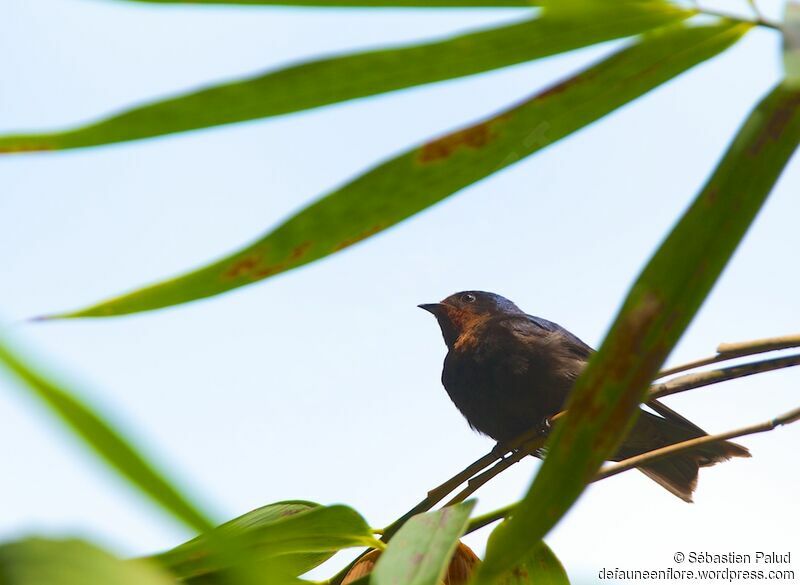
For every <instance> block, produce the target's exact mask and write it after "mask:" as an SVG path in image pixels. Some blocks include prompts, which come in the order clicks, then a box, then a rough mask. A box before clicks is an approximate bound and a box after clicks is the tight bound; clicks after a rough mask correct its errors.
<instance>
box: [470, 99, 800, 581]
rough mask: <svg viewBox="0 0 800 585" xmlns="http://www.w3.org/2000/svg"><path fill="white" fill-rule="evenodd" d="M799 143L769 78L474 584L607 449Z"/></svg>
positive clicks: (607, 346) (641, 284)
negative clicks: (766, 89) (769, 88)
mask: <svg viewBox="0 0 800 585" xmlns="http://www.w3.org/2000/svg"><path fill="white" fill-rule="evenodd" d="M799 142H800V90H798V89H796V88H795V89H791V88H789V87H787V86H784V85H781V86H778V87H776V88H775V89H774V90H773V91H772V92H771V93H770V94H769V95H767V96H766V97H765V98H764V99H763V100H762V101H761V103H760V104H759V105H758V106H757V107H756V108H755V109H754V110H753V112H752V113H751V114H750V116H749V118H748V119H747V121H746V122H745V123H744V125H743V126H742V128H741V129H740V130H739V133H738V134H737V136H736V138H735V139H734V141H733V143H732V144H731V145H730V147H729V148H728V151H727V153H726V154H725V156H724V158H723V159H722V161H721V162H720V163H719V165H718V166H717V168H716V170H715V172H714V174H713V176H712V177H711V179H710V180H709V181H708V183H707V184H706V186H705V187H704V189H703V190H702V191H701V193H700V194H699V195H698V197H697V199H696V200H695V202H694V203H693V205H692V206H691V208H690V209H689V210H688V211H687V212H686V213H685V214H684V215H683V217H682V218H681V220H680V222H679V223H678V224H677V225H676V226H675V228H674V229H673V230H672V232H671V233H670V235H669V237H668V238H667V239H666V241H665V242H664V243H663V244H662V245H661V247H660V248H659V249H658V251H657V252H656V253H655V255H654V256H653V258H652V259H651V260H650V262H649V263H648V264H647V266H646V267H645V269H644V271H643V272H642V273H641V275H640V276H639V278H638V279H637V281H636V283H635V284H634V285H633V287H632V289H631V291H630V292H629V293H628V297H627V299H626V301H625V303H624V305H623V307H622V309H621V311H620V313H619V315H618V316H617V318H616V320H615V322H614V324H613V326H612V328H611V330H610V332H609V333H608V335H607V337H606V339H605V341H604V342H603V344H602V347H601V348H600V351H599V352H598V353H597V354H596V355H595V356H594V357H593V358H592V360H591V361H590V363H589V366H588V367H587V369H586V371H585V372H584V374H583V375H582V376H581V377H580V378H579V380H578V381H577V383H576V386H575V389H574V391H573V392H572V394H571V396H570V399H569V401H568V403H567V406H566V408H567V415H566V416H565V417H564V419H563V422H562V423H560V424H557V425H556V428H555V429H554V432H553V436H552V437H551V440H550V441H549V451H548V455H547V457H546V459H545V462H544V464H543V465H542V467H541V468H540V470H539V473H538V474H537V475H536V478H535V479H534V482H533V485H532V486H531V487H530V489H529V490H528V493H527V494H526V496H525V498H524V499H523V500H522V502H521V503H520V504H519V505H518V506H516V507H515V508H514V509H513V511H512V512H511V514H510V516H509V517H508V519H507V520H506V521H504V522H503V523H502V524H501V525H500V526H498V527H497V528H496V529H495V531H494V532H493V533H492V535H491V537H490V540H489V544H488V547H487V552H486V559H485V561H484V563H483V565H481V568H480V569H479V571H478V576H477V579H476V584H477V585H488V584H489V583H496V582H497V581H498V580H499V579H500V578H502V576H503V575H504V574H506V573H507V571H509V570H511V569H512V568H513V567H514V566H515V565H516V564H517V563H519V562H520V561H521V560H522V559H524V558H525V555H526V554H527V553H528V552H529V550H530V548H531V546H533V545H534V544H535V543H536V542H537V541H538V540H539V539H541V538H542V537H543V536H544V535H545V534H546V533H547V532H548V530H550V528H552V527H553V526H554V525H555V524H556V522H558V520H559V519H560V518H561V517H562V516H563V515H564V513H565V512H566V511H567V510H568V509H569V507H570V506H571V505H572V503H573V502H574V501H575V500H576V499H577V498H578V496H579V495H580V494H581V492H582V491H583V489H584V488H585V486H586V484H587V482H589V481H590V480H591V478H592V476H593V475H594V474H595V473H596V471H597V470H598V469H599V467H600V465H601V464H602V462H603V460H605V459H606V458H607V457H608V456H609V455H611V454H612V452H613V451H614V449H615V448H616V446H617V445H618V444H619V442H620V441H621V439H622V438H623V437H624V436H625V433H626V431H627V429H628V428H629V426H630V424H631V423H632V421H633V417H634V416H635V413H636V410H637V407H638V405H639V403H640V402H641V400H642V399H643V397H644V395H645V392H646V390H647V387H648V384H649V383H650V381H651V380H652V379H653V377H654V376H655V374H656V372H657V371H658V368H659V366H660V365H661V364H662V363H663V362H664V360H665V359H666V357H667V356H668V354H669V352H670V351H671V350H672V348H673V346H674V345H675V343H677V341H678V339H679V338H680V336H681V335H682V334H683V332H684V331H685V329H686V327H687V326H688V325H689V323H690V322H691V320H692V318H693V317H694V315H695V313H696V312H697V310H698V309H699V308H700V305H701V304H702V303H703V301H704V300H705V298H706V296H707V295H708V293H709V292H710V290H711V288H712V286H713V285H714V283H715V281H716V280H717V278H718V277H719V275H720V273H721V272H722V270H723V268H724V267H725V265H726V264H727V262H728V260H729V259H730V257H731V255H732V254H733V252H734V251H735V250H736V247H737V246H738V244H739V242H740V241H741V240H742V238H743V237H744V235H745V233H746V231H747V229H748V227H749V226H750V224H751V223H752V221H753V220H754V219H755V216H756V214H757V213H758V211H759V209H760V208H761V206H762V204H763V203H764V201H765V200H766V198H767V196H768V195H769V193H770V191H771V190H772V187H773V186H774V184H775V182H776V181H777V180H778V177H779V176H780V174H781V171H782V170H783V168H784V166H785V165H786V164H787V162H788V161H789V159H790V158H791V156H792V153H793V152H794V151H795V148H796V147H797V144H798V143H799Z"/></svg>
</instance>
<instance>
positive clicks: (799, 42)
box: [782, 0, 800, 87]
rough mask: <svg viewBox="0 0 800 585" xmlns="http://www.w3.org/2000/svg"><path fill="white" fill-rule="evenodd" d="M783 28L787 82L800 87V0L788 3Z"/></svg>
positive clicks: (784, 65) (792, 0) (791, 0)
mask: <svg viewBox="0 0 800 585" xmlns="http://www.w3.org/2000/svg"><path fill="white" fill-rule="evenodd" d="M782 28H783V68H784V70H785V71H786V83H787V84H788V85H790V86H792V87H800V2H798V1H797V0H790V1H789V2H787V3H786V11H785V16H784V19H783V27H782Z"/></svg>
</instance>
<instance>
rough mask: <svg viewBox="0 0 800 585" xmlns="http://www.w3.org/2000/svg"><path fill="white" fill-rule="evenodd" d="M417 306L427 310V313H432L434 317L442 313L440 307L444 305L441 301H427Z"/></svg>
mask: <svg viewBox="0 0 800 585" xmlns="http://www.w3.org/2000/svg"><path fill="white" fill-rule="evenodd" d="M417 306H418V307H419V308H420V309H423V310H425V311H428V312H429V313H431V314H433V315H434V316H436V317H438V316H439V315H440V314H441V313H442V309H444V305H443V304H442V303H427V304H422V305H417Z"/></svg>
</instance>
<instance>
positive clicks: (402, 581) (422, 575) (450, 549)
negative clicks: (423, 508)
mask: <svg viewBox="0 0 800 585" xmlns="http://www.w3.org/2000/svg"><path fill="white" fill-rule="evenodd" d="M474 507H475V502H474V501H470V502H463V503H461V504H457V505H455V506H448V507H446V508H442V509H441V510H437V511H436V512H428V513H427V514H419V515H417V516H414V517H412V518H411V519H410V520H409V521H408V522H406V523H405V524H404V525H403V527H402V528H401V529H400V530H399V531H398V532H397V534H395V535H394V537H393V538H392V540H391V541H390V543H389V547H388V548H387V549H386V550H385V551H384V552H383V554H381V556H380V558H378V562H377V563H376V564H375V570H374V571H373V572H372V576H371V579H370V583H371V585H438V583H439V581H440V580H441V579H442V577H444V575H445V573H446V572H447V567H448V565H449V564H450V557H452V556H453V553H454V552H455V550H456V547H457V546H458V539H459V538H460V537H461V535H462V534H464V531H465V530H466V528H467V522H468V521H469V515H470V513H471V512H472V509H473V508H474Z"/></svg>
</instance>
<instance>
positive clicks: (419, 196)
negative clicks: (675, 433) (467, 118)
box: [51, 22, 748, 318]
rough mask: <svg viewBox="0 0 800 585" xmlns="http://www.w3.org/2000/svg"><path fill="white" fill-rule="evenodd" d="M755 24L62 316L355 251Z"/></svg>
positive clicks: (662, 58)
mask: <svg viewBox="0 0 800 585" xmlns="http://www.w3.org/2000/svg"><path fill="white" fill-rule="evenodd" d="M747 30H748V26H747V25H743V24H732V23H727V22H724V23H720V24H716V25H709V26H698V27H686V26H680V25H679V26H674V27H670V28H667V29H663V30H660V31H656V32H653V33H652V34H648V35H646V36H645V37H644V38H642V39H641V40H639V41H638V42H635V43H633V44H632V45H631V46H629V47H628V48H626V49H623V50H621V51H619V52H618V53H616V54H614V55H612V56H611V57H609V58H608V59H606V60H604V61H602V62H600V63H598V64H597V65H595V66H593V67H590V68H588V69H586V70H585V71H583V72H582V73H579V74H578V75H576V76H574V77H571V78H569V79H567V80H565V81H563V82H562V83H560V84H558V85H556V86H555V87H552V88H550V89H548V90H547V91H545V92H543V93H540V94H538V95H535V96H533V97H532V98H530V99H528V100H526V101H524V102H523V103H521V104H519V105H518V106H516V107H514V108H511V109H509V110H507V111H505V112H502V113H500V114H498V115H496V116H494V117H492V118H489V119H487V120H485V121H483V122H481V123H479V124H476V125H474V126H471V127H468V128H465V129H463V130H459V131H457V132H453V133H451V134H448V135H446V136H443V137H442V138H439V139H437V140H433V141H431V142H429V143H427V144H425V145H423V146H420V147H418V148H414V149H412V150H410V151H408V152H406V153H404V154H401V155H400V156H398V157H396V158H394V159H392V160H389V161H387V162H385V163H383V164H381V165H379V166H378V167H376V168H374V169H372V170H370V171H368V172H367V173H365V174H364V175H362V176H360V177H358V178H356V179H355V180H354V181H352V182H351V183H348V184H347V185H345V186H344V187H342V188H340V189H337V190H336V191H334V192H332V193H330V194H329V195H327V196H326V197H323V198H322V199H320V200H319V201H317V202H316V203H313V204H312V205H310V206H309V207H307V208H306V209H304V210H302V211H300V212H299V213H298V214H297V215H295V216H294V217H291V218H290V219H289V220H287V221H286V222H285V223H283V224H282V225H280V226H278V227H277V228H276V229H274V230H273V231H271V232H270V233H268V234H267V235H266V236H264V237H263V238H261V239H260V240H258V241H257V242H255V243H253V244H252V245H250V246H248V247H246V248H244V249H242V250H240V251H238V252H235V253H234V254H232V255H230V256H228V257H226V258H223V259H222V260H219V261H217V262H215V263H213V264H211V265H209V266H206V267H204V268H201V269H199V270H196V271H194V272H191V273H189V274H186V275H183V276H180V277H177V278H175V279H172V280H168V281H165V282H161V283H158V284H155V285H152V286H149V287H146V288H143V289H140V290H138V291H134V292H131V293H128V294H126V295H123V296H120V297H117V298H115V299H111V300H108V301H104V302H101V303H100V304H98V305H95V306H92V307H89V308H85V309H81V310H78V311H75V312H71V313H65V314H60V315H54V316H52V317H51V318H59V317H60V318H63V317H105V316H111V315H123V314H126V313H136V312H139V311H148V310H152V309H158V308H161V307H168V306H171V305H177V304H180V303H186V302H189V301H193V300H197V299H202V298H204V297H210V296H213V295H218V294H220V293H223V292H225V291H229V290H231V289H235V288H238V287H240V286H245V285H248V284H252V283H253V282H257V281H259V280H263V279H265V278H268V277H270V276H274V275H276V274H279V273H281V272H285V271H287V270H291V269H292V268H296V267H298V266H302V265H303V264H307V263H309V262H312V261H314V260H318V259H320V258H324V257H325V256H328V255H330V254H333V253H335V252H338V251H340V250H342V249H344V248H347V247H349V246H351V245H353V244H355V243H357V242H359V241H360V240H363V239H365V238H368V237H370V236H372V235H374V234H376V233H378V232H381V231H383V230H385V229H386V228H388V227H390V226H392V225H394V224H396V223H398V222H400V221H402V220H404V219H406V218H408V217H409V216H411V215H414V214H415V213H418V212H419V211H422V210H423V209H426V208H428V207H430V206H431V205H434V204H435V203H437V202H439V201H441V200H442V199H444V198H445V197H447V196H449V195H452V194H453V193H455V192H457V191H459V190H460V189H463V188H464V187H467V186H468V185H471V184H472V183H475V182H476V181H480V180H481V179H483V178H485V177H487V176H489V175H491V174H492V173H495V172H497V171H499V170H500V169H502V168H505V167H507V166H509V165H511V164H513V163H515V162H517V161H519V160H520V159H522V158H524V157H526V156H528V155H530V154H532V153H534V152H537V151H538V150H541V149H542V148H544V147H546V146H548V145H550V144H553V143H554V142H556V141H558V140H560V139H561V138H563V137H565V136H568V135H569V134H571V133H573V132H575V131H577V130H580V129H581V128H583V127H585V126H587V125H589V124H591V123H592V122H594V121H596V120H598V119H600V118H602V117H603V116H605V115H606V114H608V113H609V112H612V111H614V110H615V109H617V108H619V107H621V106H623V105H625V104H627V103H629V102H631V101H633V100H634V99H636V98H638V97H639V96H641V95H642V94H645V93H647V92H648V91H650V90H651V89H653V88H655V87H658V86H659V85H660V84H662V83H664V82H666V81H668V80H670V79H672V78H673V77H675V76H677V75H679V74H680V73H682V72H684V71H686V70H687V69H690V68H691V67H693V66H694V65H697V64H698V63H701V62H703V61H704V60H706V59H709V58H710V57H713V56H714V55H716V54H718V53H720V52H721V51H723V50H725V49H726V48H727V47H729V46H730V45H732V44H733V43H735V42H736V41H737V40H738V39H739V38H740V37H741V36H742V35H743V34H744V33H745V32H746V31H747Z"/></svg>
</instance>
